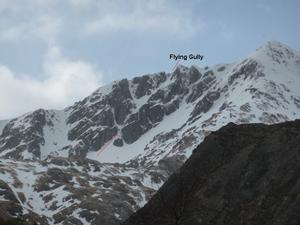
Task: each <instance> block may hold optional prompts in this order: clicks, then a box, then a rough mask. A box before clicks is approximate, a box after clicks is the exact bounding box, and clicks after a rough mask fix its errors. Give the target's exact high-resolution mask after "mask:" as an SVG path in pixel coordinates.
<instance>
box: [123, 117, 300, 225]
mask: <svg viewBox="0 0 300 225" xmlns="http://www.w3.org/2000/svg"><path fill="white" fill-rule="evenodd" d="M299 143H300V120H297V121H294V122H286V123H282V124H276V125H263V124H252V125H249V124H245V125H235V124H232V123H231V124H228V125H227V126H225V127H223V128H221V129H220V130H219V131H217V132H212V133H211V134H210V135H209V136H207V137H206V138H205V140H204V141H203V142H202V143H201V144H200V145H199V146H198V147H197V148H196V149H195V150H194V153H193V154H192V156H191V158H190V159H189V160H188V161H187V162H186V163H185V164H184V165H183V166H182V168H181V169H180V170H179V171H178V172H176V173H175V174H173V175H172V176H171V177H170V178H169V180H168V181H167V182H166V183H165V184H164V185H163V186H162V188H161V189H160V190H159V191H158V193H157V194H156V195H155V196H154V197H153V198H152V199H151V200H150V201H149V202H148V203H147V204H146V206H144V208H142V209H140V210H139V211H138V212H137V213H135V214H134V215H132V216H131V217H130V218H129V219H128V220H127V221H126V222H125V223H124V225H198V224H199V225H200V224H202V225H210V224H218V225H228V224H236V225H239V224H245V225H257V224H268V225H298V224H300V147H299Z"/></svg>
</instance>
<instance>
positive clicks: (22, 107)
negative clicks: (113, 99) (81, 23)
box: [0, 46, 101, 119]
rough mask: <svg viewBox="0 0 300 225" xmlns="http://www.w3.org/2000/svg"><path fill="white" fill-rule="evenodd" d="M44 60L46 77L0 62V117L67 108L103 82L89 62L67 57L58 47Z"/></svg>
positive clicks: (50, 49)
mask: <svg viewBox="0 0 300 225" xmlns="http://www.w3.org/2000/svg"><path fill="white" fill-rule="evenodd" d="M45 59H46V60H45V65H44V73H45V74H44V79H43V80H36V79H34V78H32V77H29V76H24V75H20V74H17V75H16V74H15V73H13V72H12V71H11V70H10V69H9V68H7V67H5V66H3V65H0V108H1V111H0V119H3V118H11V117H13V116H18V115H20V114H22V113H25V112H28V111H33V110H35V109H37V108H54V109H56V108H64V107H66V106H68V105H70V104H72V103H74V102H75V101H77V100H80V99H81V98H83V97H86V96H87V95H89V94H90V93H91V92H92V91H94V90H95V89H96V88H98V87H99V86H100V85H101V73H99V72H97V71H95V69H94V68H93V67H92V66H91V65H90V64H88V63H86V62H82V61H71V60H68V59H66V58H65V57H63V56H62V54H61V53H60V50H59V48H57V47H55V46H52V47H50V48H49V52H48V54H47V56H46V57H45Z"/></svg>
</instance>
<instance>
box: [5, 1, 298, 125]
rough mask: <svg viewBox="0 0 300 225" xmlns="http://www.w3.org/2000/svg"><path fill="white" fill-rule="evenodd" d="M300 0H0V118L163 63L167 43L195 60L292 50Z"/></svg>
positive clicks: (163, 67) (165, 67)
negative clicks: (274, 44)
mask: <svg viewBox="0 0 300 225" xmlns="http://www.w3.org/2000/svg"><path fill="white" fill-rule="evenodd" d="M299 2H300V1H298V0H281V1H280V0H269V1H267V0H251V1H248V0H218V1H217V0H215V1H214V0H190V1H187V0H182V1H180V0H178V1H173V0H172V1H171V0H170V1H167V0H152V1H151V0H149V1H148V0H126V1H125V0H0V119H5V118H12V117H15V116H17V115H21V114H22V113H25V112H28V111H32V110H34V109H37V108H46V109H48V108H56V109H61V108H63V107H65V106H68V105H70V104H72V103H73V102H74V101H76V100H80V99H81V98H83V97H85V96H87V95H88V94H90V93H91V92H92V91H93V90H95V89H96V88H97V87H99V86H101V85H104V84H107V83H109V82H111V81H113V80H117V79H121V78H125V77H126V78H132V77H133V76H137V75H143V74H147V73H154V72H159V71H166V72H169V71H170V70H171V69H172V67H173V66H174V64H175V62H174V61H171V60H169V54H170V53H175V54H186V53H188V54H189V53H199V54H203V55H204V59H203V61H201V62H197V65H198V66H201V67H202V66H206V65H213V64H217V63H230V62H232V61H236V60H238V59H240V58H243V57H246V56H247V55H248V54H249V53H251V52H253V51H254V50H255V49H256V48H257V47H258V46H260V45H262V44H264V43H265V42H267V41H268V40H278V41H281V42H283V43H285V44H287V45H289V46H290V47H292V48H295V49H298V50H300V29H299V21H300V13H299V11H300V3H299ZM185 65H190V63H189V62H187V63H186V64H185Z"/></svg>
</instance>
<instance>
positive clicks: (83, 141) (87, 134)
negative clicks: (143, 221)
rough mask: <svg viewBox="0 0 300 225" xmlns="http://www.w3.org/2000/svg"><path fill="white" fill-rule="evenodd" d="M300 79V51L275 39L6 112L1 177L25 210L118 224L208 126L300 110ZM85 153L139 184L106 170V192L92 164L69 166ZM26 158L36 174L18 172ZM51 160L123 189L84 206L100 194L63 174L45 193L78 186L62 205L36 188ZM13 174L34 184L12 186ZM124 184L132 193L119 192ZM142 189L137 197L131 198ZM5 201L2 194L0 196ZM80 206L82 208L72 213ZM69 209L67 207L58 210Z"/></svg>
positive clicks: (0, 135)
mask: <svg viewBox="0 0 300 225" xmlns="http://www.w3.org/2000/svg"><path fill="white" fill-rule="evenodd" d="M299 86H300V56H299V53H297V52H296V51H293V50H292V49H290V48H289V47H287V46H285V45H283V44H281V43H278V42H269V43H267V44H266V45H264V46H263V47H261V48H259V49H258V50H257V51H256V52H255V53H253V54H251V55H250V56H248V57H247V58H246V59H245V60H241V61H238V62H235V63H232V64H222V65H216V66H213V67H210V68H209V67H207V68H198V67H197V66H192V67H190V68H187V67H184V66H179V67H178V68H177V69H176V70H175V71H174V72H173V73H164V72H161V73H156V74H151V75H144V76H141V77H136V78H133V79H132V80H127V79H123V80H120V81H115V82H113V83H111V84H109V85H107V86H104V87H101V88H99V89H98V90H96V91H95V92H94V93H92V94H91V95H90V96H88V97H86V98H85V99H83V100H82V101H79V102H76V103H75V104H74V105H72V106H70V107H67V108H65V109H64V110H44V109H40V110H37V111H35V112H31V113H27V114H25V115H22V116H20V117H18V118H15V119H12V120H9V121H0V158H1V163H2V167H3V168H6V169H7V171H6V172H3V173H0V180H2V181H3V182H5V183H7V184H8V185H9V186H8V188H9V190H8V191H9V192H10V193H11V195H12V196H15V203H16V204H18V205H19V208H20V210H19V211H18V213H19V214H23V215H25V214H28V213H29V212H32V213H38V214H39V215H41V217H43V218H45V220H44V221H47V222H48V223H49V224H62V223H64V221H66V219H67V218H68V217H74V218H75V219H72V221H71V222H69V223H70V224H72V223H73V224H75V222H74V221H77V222H76V223H78V224H80V223H83V224H85V223H88V224H97V223H98V220H97V221H96V220H92V219H90V218H92V217H93V216H91V215H94V214H95V213H98V214H99V215H101V216H102V217H105V218H107V220H105V221H106V222H102V223H104V224H109V225H113V224H116V223H117V222H116V221H121V220H123V219H125V218H126V216H128V215H130V213H131V212H133V211H135V210H136V209H138V208H140V207H141V206H143V204H144V203H146V201H147V199H149V196H150V195H151V194H149V193H154V192H155V191H156V190H157V189H158V188H159V187H160V186H161V185H162V184H163V182H164V181H166V180H167V178H168V176H169V175H170V174H171V173H172V172H174V171H175V170H176V169H177V168H179V167H180V166H181V165H182V164H183V163H184V162H185V160H186V159H187V158H188V157H189V156H190V155H191V153H192V150H193V149H194V148H195V147H196V146H197V145H198V144H199V143H201V142H202V141H203V139H204V137H205V136H207V135H208V134H209V133H210V132H212V131H215V130H218V129H219V128H221V127H222V126H223V125H225V124H227V123H228V122H234V123H237V124H241V123H257V122H261V123H265V124H273V123H279V122H284V121H288V120H294V119H297V118H300V92H299ZM56 160H63V161H66V162H67V165H69V166H67V167H61V166H57V165H56V164H55V163H54V162H55V161H56ZM78 161H80V162H82V161H85V163H84V165H90V164H91V162H93V163H92V164H94V163H96V164H97V165H98V167H105V168H106V167H109V168H111V169H110V170H111V171H112V172H111V177H113V176H114V175H116V176H122V177H123V178H124V179H128V182H129V183H132V184H134V185H130V184H129V183H126V184H124V183H123V178H122V179H117V180H114V179H107V180H106V181H105V182H106V183H107V184H106V185H108V186H109V185H110V186H109V188H108V189H107V190H105V191H104V189H103V186H101V185H99V186H95V185H94V184H92V183H91V182H94V181H95V179H96V178H94V177H91V175H89V174H90V173H93V170H90V169H88V168H89V167H90V166H88V168H82V169H83V170H84V171H86V172H84V173H83V172H82V171H81V170H79V171H76V170H72V168H73V167H76V165H77V164H78ZM14 162H18V163H14ZM41 166H42V167H43V169H42V170H40V167H41ZM26 167H28V168H30V170H31V171H32V172H30V173H29V174H30V175H28V176H29V177H33V178H32V180H31V179H26V180H22V179H21V178H18V176H20V175H16V174H18V172H17V171H23V170H24V169H25V170H26ZM52 168H57V169H60V170H57V173H67V174H68V176H71V177H72V179H73V178H74V177H76V176H79V177H81V178H82V179H90V182H81V183H80V185H81V188H83V189H84V190H86V189H90V188H92V189H93V190H99V191H100V192H101V196H104V195H109V194H108V193H109V192H110V193H116V194H114V195H113V196H114V197H111V198H104V197H101V198H102V199H103V204H101V206H99V205H98V204H96V203H95V204H94V203H93V204H89V207H90V208H89V210H87V208H86V205H85V204H81V203H84V202H85V200H87V199H88V202H89V201H91V199H94V201H95V202H99V201H98V200H97V199H100V197H99V196H96V195H93V194H92V192H89V191H87V192H86V195H87V196H88V197H87V198H82V197H81V196H80V193H82V192H78V191H75V189H70V188H69V189H68V187H67V186H68V185H70V184H72V185H73V183H74V182H73V181H72V180H71V181H70V179H63V180H60V181H59V183H58V184H57V185H54V186H53V187H52V186H51V187H49V192H47V193H46V192H45V193H44V190H42V189H41V192H43V193H44V194H45V195H54V194H51V193H52V192H53V193H54V192H55V191H59V190H60V189H63V190H64V191H66V192H64V193H65V194H66V195H64V197H66V198H67V196H69V195H71V196H73V197H72V198H74V199H77V200H78V202H73V203H70V204H65V202H64V201H60V200H57V203H56V205H57V207H58V208H55V207H51V205H49V204H48V203H47V199H48V198H40V197H39V195H32V194H31V192H33V191H34V190H36V189H35V187H36V185H39V184H38V182H39V180H40V177H43V176H45V177H48V178H49V177H51V176H49V174H48V171H49V169H52ZM70 168H71V169H70ZM120 168H122V171H123V172H122V175H120ZM61 171H62V172H61ZM50 174H53V173H50ZM138 174H139V175H138ZM88 176H90V177H88ZM97 176H100V177H102V176H104V175H103V173H99V174H98V173H97ZM126 177H127V178H126ZM15 178H18V179H19V181H20V183H22V185H23V186H24V187H28V188H27V189H20V188H19V186H15V180H16V179H15ZM51 179H55V178H51ZM136 180H137V181H139V182H137V183H136ZM72 182H73V183H72ZM95 182H96V181H95ZM118 182H119V183H118ZM109 183H111V184H109ZM125 186H126V188H125ZM123 187H124V188H125V189H126V191H125V192H126V193H128V195H123V194H122V191H119V190H123ZM56 189H57V190H56ZM125 189H124V190H125ZM136 190H138V191H139V192H140V197H132V196H135V194H134V193H136ZM19 192H20V193H23V194H24V198H23V200H21V199H20V198H18V197H17V195H18V193H19ZM40 194H41V193H40ZM41 195H42V194H41ZM119 195H120V197H119V198H118V196H119ZM55 198H59V197H57V196H56V197H53V199H54V200H53V201H56V200H55ZM123 198H126V199H127V200H124V199H123ZM119 199H123V200H122V202H127V203H124V204H128V206H126V208H127V209H126V210H125V211H122V212H121V211H120V212H117V211H116V210H113V209H118V210H119V209H120V210H121V208H122V207H123V208H124V207H125V205H122V204H120V201H119ZM145 199H146V200H145ZM6 200H7V197H5V196H4V197H3V202H0V205H1V204H6V203H5V201H6ZM33 202H39V204H40V206H34V205H33ZM51 204H52V203H51ZM76 204H77V205H76ZM75 205H76V206H77V208H78V210H77V211H75V212H74V210H73V208H74V207H75ZM43 207H44V208H45V209H44V210H41V208H43ZM72 207H73V208H72ZM108 209H109V210H108ZM62 210H64V213H60V211H62ZM83 212H84V213H83ZM88 212H89V213H88ZM104 212H105V213H104ZM125 212H126V213H125ZM103 213H104V214H105V216H104V214H103ZM57 217H60V219H59V220H57V219H55V218H57ZM76 218H77V220H76ZM85 220H86V221H88V222H84V221H85ZM78 221H81V222H78ZM82 221H83V222H82ZM67 223H68V222H65V224H67Z"/></svg>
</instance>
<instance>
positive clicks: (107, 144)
mask: <svg viewBox="0 0 300 225" xmlns="http://www.w3.org/2000/svg"><path fill="white" fill-rule="evenodd" d="M117 136H118V135H115V136H113V137H112V138H111V139H110V140H109V141H108V142H106V143H105V144H104V145H103V146H102V147H101V148H100V149H99V150H98V152H97V156H99V155H100V153H102V152H104V150H105V149H106V147H108V146H109V145H110V144H111V143H112V141H113V140H114V139H115V138H116V137H117Z"/></svg>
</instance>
